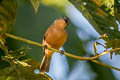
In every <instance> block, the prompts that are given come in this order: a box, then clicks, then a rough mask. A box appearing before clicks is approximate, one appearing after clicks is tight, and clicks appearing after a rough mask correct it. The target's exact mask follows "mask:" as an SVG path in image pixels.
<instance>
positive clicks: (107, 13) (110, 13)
mask: <svg viewBox="0 0 120 80" xmlns="http://www.w3.org/2000/svg"><path fill="white" fill-rule="evenodd" d="M24 1H28V0H24ZM29 3H31V4H32V6H33V7H34V11H35V13H36V14H34V13H33V12H32V8H31V6H30V4H24V3H21V1H20V0H18V1H17V0H0V34H1V35H0V48H1V50H0V55H1V59H0V80H18V79H20V80H52V78H50V76H48V75H47V74H35V73H34V70H35V69H38V67H39V62H37V61H39V60H40V59H41V58H42V56H41V55H39V54H41V53H42V49H37V48H36V47H33V46H31V47H32V48H29V47H28V46H27V47H25V46H24V45H26V44H24V43H22V42H16V41H14V40H11V39H9V38H8V39H7V43H6V38H7V36H6V33H9V32H10V31H11V30H12V33H15V34H18V35H20V36H24V37H29V38H30V39H32V40H35V41H36V40H38V41H42V37H43V34H44V31H45V30H46V28H47V27H43V25H42V24H45V25H44V26H49V25H50V24H49V22H50V21H53V20H54V19H53V17H51V16H54V15H56V16H61V14H59V12H56V10H53V9H52V8H48V7H49V6H50V7H53V8H56V9H57V10H58V11H59V10H62V11H63V12H64V9H65V7H66V5H67V6H68V5H71V4H73V5H74V6H75V7H76V8H77V9H78V10H79V11H80V12H81V13H82V14H83V16H84V17H85V18H86V19H87V20H88V21H89V23H90V24H92V26H93V27H94V28H95V29H96V31H97V32H98V33H99V34H100V35H101V37H100V38H98V39H103V40H105V41H106V43H105V48H106V50H107V49H109V48H113V49H116V48H119V47H120V45H119V44H120V40H119V38H120V35H119V34H120V32H119V26H118V23H117V22H116V21H118V22H119V23H120V14H119V13H120V10H119V9H118V8H119V7H120V5H119V1H118V0H115V1H114V0H69V1H68V0H29ZM26 5H27V6H26ZM42 5H44V7H43V6H42ZM46 6H47V7H46ZM39 8H40V9H41V10H39ZM42 9H43V11H42ZM21 11H23V12H24V13H22V12H21ZM44 11H45V12H44ZM17 12H18V16H17ZM48 12H49V14H47V17H46V15H45V14H44V13H48ZM37 13H40V14H44V16H43V15H39V16H41V18H43V19H41V20H40V19H39V18H37V17H38V16H37ZM63 15H64V14H63ZM25 16H27V17H26V18H24V17H25ZM35 17H36V18H35ZM16 18H17V20H18V21H17V22H16V25H15V28H12V26H13V24H14V23H15V20H16ZM22 18H24V20H23V19H22ZM29 21H30V22H29ZM38 21H39V22H38ZM40 22H41V23H40ZM26 23H29V24H26ZM30 23H32V24H30ZM33 24H34V25H33ZM36 24H37V25H36ZM38 25H39V28H37V27H35V26H38ZM19 26H20V27H19ZM29 26H30V27H29ZM35 28H37V29H35ZM28 29H29V30H28ZM77 29H78V28H77V27H75V26H74V25H72V24H71V25H70V28H69V29H68V32H69V36H68V37H69V38H68V41H67V43H66V45H65V46H64V49H65V51H67V52H70V53H76V54H74V55H78V56H81V55H82V56H84V55H87V54H88V52H87V51H86V50H85V48H84V45H85V44H87V43H88V42H89V41H91V40H93V39H91V40H86V41H83V40H82V39H80V38H79V36H78V35H77V33H76V30H77ZM35 32H37V34H38V35H37V38H36V37H35V36H36V33H35ZM28 33H30V35H28ZM104 35H105V36H104ZM38 37H39V38H38ZM98 43H99V42H98ZM20 46H24V47H22V48H19V49H16V48H17V47H20ZM28 53H29V54H28ZM113 53H116V54H119V51H116V52H114V51H112V52H111V54H113ZM29 58H32V59H29ZM34 59H35V60H34ZM67 59H68V63H69V66H70V70H69V72H71V71H72V69H73V67H74V65H73V64H75V62H76V61H77V60H73V59H72V58H67ZM88 64H89V66H91V69H92V70H93V71H94V72H95V73H96V74H97V75H98V76H97V78H96V79H97V80H99V79H100V80H105V79H111V80H114V79H115V77H114V75H113V73H112V71H111V70H110V69H107V68H105V67H101V66H99V65H96V64H94V63H92V62H89V63H88ZM102 70H104V71H102ZM102 73H104V74H106V76H104V75H102V76H103V77H101V76H100V74H102ZM68 75H69V73H68ZM109 75H110V76H109Z"/></svg>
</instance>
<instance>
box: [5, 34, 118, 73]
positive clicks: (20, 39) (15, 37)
mask: <svg viewBox="0 0 120 80" xmlns="http://www.w3.org/2000/svg"><path fill="white" fill-rule="evenodd" d="M5 35H6V36H7V37H10V38H13V39H16V40H19V41H23V42H25V43H28V44H32V45H36V46H39V47H42V48H43V47H44V46H45V45H43V44H40V43H38V42H35V41H31V40H28V39H24V38H22V37H18V36H15V35H12V34H9V33H5ZM47 48H48V49H49V50H52V51H54V52H58V53H61V51H60V50H57V49H54V48H49V47H47ZM117 50H120V48H116V49H112V50H109V51H105V52H103V53H101V54H99V55H97V56H93V57H81V56H76V55H73V54H70V53H67V52H64V55H66V56H68V57H71V58H74V59H78V60H84V61H85V60H87V61H92V62H94V63H97V64H100V65H102V66H105V67H107V68H111V69H115V70H118V71H120V69H119V68H116V67H113V66H110V65H108V64H104V63H102V62H99V61H97V60H94V59H97V58H99V57H100V56H103V55H105V54H108V53H109V52H113V51H117Z"/></svg>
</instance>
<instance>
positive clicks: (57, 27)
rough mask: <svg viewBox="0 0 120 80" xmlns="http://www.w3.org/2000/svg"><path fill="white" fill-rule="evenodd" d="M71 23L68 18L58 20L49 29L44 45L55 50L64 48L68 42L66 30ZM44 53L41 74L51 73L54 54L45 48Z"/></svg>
mask: <svg viewBox="0 0 120 80" xmlns="http://www.w3.org/2000/svg"><path fill="white" fill-rule="evenodd" d="M69 23H70V20H69V18H68V17H66V16H64V17H61V18H58V19H56V20H55V21H54V23H53V24H52V25H51V26H50V27H49V28H48V29H47V31H46V33H45V35H44V39H43V45H46V46H47V47H50V48H55V49H59V48H60V47H62V46H63V45H64V43H65V42H66V40H67V30H66V29H67V26H68V24H69ZM43 51H44V56H43V59H42V62H41V65H40V72H49V68H50V62H51V58H52V55H53V53H54V52H53V51H51V50H48V49H47V48H44V49H43Z"/></svg>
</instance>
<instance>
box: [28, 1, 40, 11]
mask: <svg viewBox="0 0 120 80" xmlns="http://www.w3.org/2000/svg"><path fill="white" fill-rule="evenodd" d="M30 2H31V3H32V5H33V7H34V10H35V13H37V11H38V8H39V5H40V0H30Z"/></svg>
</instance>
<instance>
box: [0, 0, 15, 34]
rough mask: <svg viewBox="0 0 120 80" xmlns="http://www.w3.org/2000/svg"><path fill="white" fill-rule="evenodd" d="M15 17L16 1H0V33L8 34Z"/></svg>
mask: <svg viewBox="0 0 120 80" xmlns="http://www.w3.org/2000/svg"><path fill="white" fill-rule="evenodd" d="M16 15H17V1H16V0H1V2H0V33H1V34H2V35H3V34H4V33H6V32H10V31H11V28H12V26H13V24H14V22H15V19H16Z"/></svg>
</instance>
